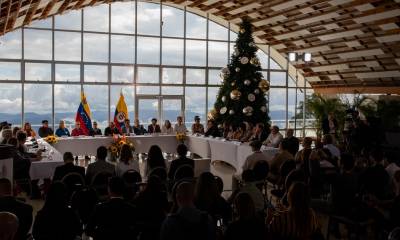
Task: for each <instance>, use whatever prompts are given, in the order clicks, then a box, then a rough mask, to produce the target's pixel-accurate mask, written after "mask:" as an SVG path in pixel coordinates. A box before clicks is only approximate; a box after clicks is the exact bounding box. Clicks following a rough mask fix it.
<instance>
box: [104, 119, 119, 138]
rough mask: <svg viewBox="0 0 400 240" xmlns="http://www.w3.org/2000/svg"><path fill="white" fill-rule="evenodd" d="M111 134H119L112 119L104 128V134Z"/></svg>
mask: <svg viewBox="0 0 400 240" xmlns="http://www.w3.org/2000/svg"><path fill="white" fill-rule="evenodd" d="M113 134H119V131H118V128H117V127H115V124H114V122H113V121H111V122H110V124H109V125H108V127H106V129H105V130H104V136H112V135H113Z"/></svg>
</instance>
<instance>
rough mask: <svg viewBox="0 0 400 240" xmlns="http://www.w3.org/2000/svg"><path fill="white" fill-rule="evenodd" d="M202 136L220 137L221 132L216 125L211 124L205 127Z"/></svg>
mask: <svg viewBox="0 0 400 240" xmlns="http://www.w3.org/2000/svg"><path fill="white" fill-rule="evenodd" d="M204 136H206V137H208V136H212V137H221V133H220V131H219V129H218V127H217V126H213V127H211V128H209V129H207V131H206V132H205V133H204Z"/></svg>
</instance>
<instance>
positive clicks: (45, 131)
mask: <svg viewBox="0 0 400 240" xmlns="http://www.w3.org/2000/svg"><path fill="white" fill-rule="evenodd" d="M38 133H39V136H40V137H41V138H45V137H47V136H49V135H53V129H51V128H50V127H49V121H47V120H43V121H42V126H41V127H40V128H39V132H38Z"/></svg>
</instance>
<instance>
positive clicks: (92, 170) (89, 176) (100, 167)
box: [86, 146, 115, 184]
mask: <svg viewBox="0 0 400 240" xmlns="http://www.w3.org/2000/svg"><path fill="white" fill-rule="evenodd" d="M106 158H107V148H106V147H104V146H100V147H99V148H97V156H96V162H94V163H91V164H89V166H88V167H87V170H86V183H87V184H90V183H91V182H92V180H93V177H94V176H96V174H98V173H100V172H108V173H111V174H114V171H115V166H114V165H113V164H111V163H108V162H106Z"/></svg>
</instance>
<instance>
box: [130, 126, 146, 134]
mask: <svg viewBox="0 0 400 240" xmlns="http://www.w3.org/2000/svg"><path fill="white" fill-rule="evenodd" d="M133 132H134V133H135V135H144V134H145V133H147V130H146V129H145V128H144V127H143V125H140V126H139V127H135V126H134V127H133Z"/></svg>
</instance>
